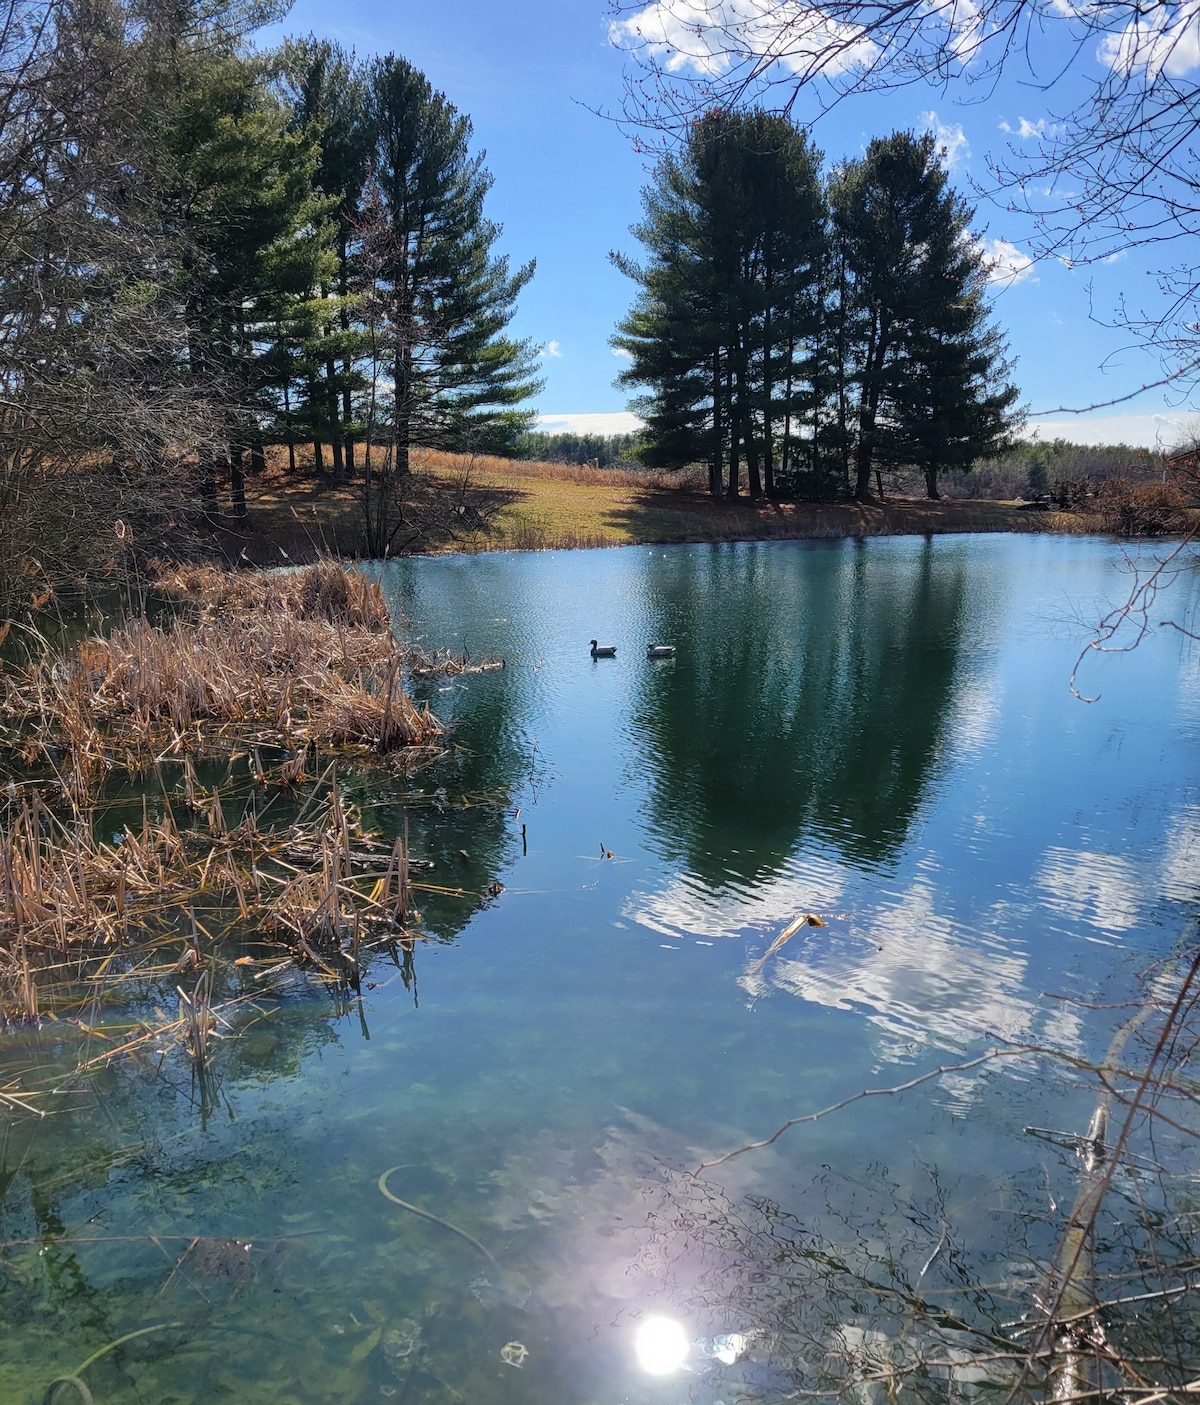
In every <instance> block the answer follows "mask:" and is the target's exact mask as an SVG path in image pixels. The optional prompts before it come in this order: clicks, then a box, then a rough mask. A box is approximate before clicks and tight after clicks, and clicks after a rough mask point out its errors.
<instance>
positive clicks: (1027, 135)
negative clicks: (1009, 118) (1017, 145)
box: [1000, 117, 1058, 141]
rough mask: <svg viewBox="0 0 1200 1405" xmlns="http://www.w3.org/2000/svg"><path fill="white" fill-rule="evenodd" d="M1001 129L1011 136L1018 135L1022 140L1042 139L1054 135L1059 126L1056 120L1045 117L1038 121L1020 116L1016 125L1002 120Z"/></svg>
mask: <svg viewBox="0 0 1200 1405" xmlns="http://www.w3.org/2000/svg"><path fill="white" fill-rule="evenodd" d="M1000 130H1001V131H1002V132H1007V133H1008V134H1009V136H1012V137H1017V138H1018V139H1019V140H1020V141H1030V140H1033V141H1042V140H1043V139H1044V138H1045V137H1052V136H1054V134H1055V133H1056V132H1057V131H1058V126H1057V124H1056V123H1054V122H1047V121H1046V119H1045V118H1044V117H1039V118H1038V119H1037V121H1036V122H1031V121H1030V120H1029V118H1028V117H1018V118H1017V125H1016V126H1015V127H1014V126H1012V125H1011V124H1010V123H1008V122H1001V123H1000Z"/></svg>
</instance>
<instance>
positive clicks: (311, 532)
mask: <svg viewBox="0 0 1200 1405" xmlns="http://www.w3.org/2000/svg"><path fill="white" fill-rule="evenodd" d="M414 463H415V474H414V480H415V482H416V485H417V488H418V495H420V494H422V493H436V492H437V491H438V489H439V486H440V485H448V484H450V483H459V482H461V480H462V478H463V475H464V474H465V475H468V477H469V482H470V485H471V488H472V491H474V492H476V493H478V494H479V496H480V499H481V501H483V502H484V503H485V504H486V510H487V514H488V515H490V520H489V522H488V525H487V526H486V527H483V528H474V529H472V530H464V531H461V532H458V533H456V536H455V539H453V540H450V541H445V540H443V541H439V542H435V543H430V544H429V545H428V546H427V547H426V548H425V549H426V550H430V551H440V552H445V551H451V552H475V551H511V550H523V551H530V550H534V551H536V550H547V549H553V548H566V547H597V546H628V545H633V544H636V543H655V542H663V543H665V542H710V541H755V540H762V539H770V538H805V537H844V536H892V535H902V534H907V533H926V532H938V533H941V532H1020V531H1047V530H1052V531H1060V532H1061V531H1067V532H1071V531H1076V532H1077V531H1086V530H1088V529H1089V524H1088V523H1087V522H1086V521H1085V519H1083V518H1081V517H1077V516H1075V515H1073V514H1066V513H1054V514H1052V515H1051V514H1042V513H1031V512H1023V511H1020V510H1019V509H1018V508H1017V507H1016V506H1015V505H1014V504H1012V503H1003V502H988V501H963V500H954V501H951V500H946V501H943V502H927V501H923V500H896V501H889V502H886V503H881V504H858V503H766V502H760V503H751V502H749V501H748V500H747V499H744V498H743V499H740V500H738V501H736V502H733V503H729V502H722V501H717V502H714V501H713V500H712V499H711V498H709V497H708V496H707V494H706V493H705V492H704V491H703V490H702V488H701V487H700V486H699V485H698V484H697V483H696V482H695V480H691V481H688V480H685V481H682V482H679V481H672V480H667V481H665V482H664V480H663V479H662V478H660V477H659V476H658V475H657V474H652V473H641V472H625V471H621V470H612V469H590V468H575V467H572V466H570V465H566V464H545V463H526V462H518V461H513V460H509V459H500V458H488V457H482V456H475V457H470V458H468V457H466V456H463V455H454V454H443V453H438V452H435V451H431V450H424V451H421V452H419V453H418V454H416V455H415V456H414ZM356 491H357V489H356V487H355V486H350V487H346V488H336V489H335V488H331V487H329V486H326V485H324V484H322V482H321V481H320V480H319V479H318V478H316V477H314V476H313V475H312V474H311V472H310V473H307V474H303V475H301V474H298V475H297V476H295V477H289V476H288V474H287V473H286V472H284V471H282V470H281V468H280V467H278V466H273V467H272V468H271V469H270V470H269V471H268V473H267V475H266V476H265V477H264V478H263V479H261V480H259V481H257V482H252V483H251V484H250V485H249V491H248V496H249V511H248V516H247V517H246V519H245V521H244V522H235V521H234V520H233V519H232V518H228V517H226V518H222V519H221V521H220V525H219V530H220V536H221V541H222V545H223V547H224V550H225V551H226V552H227V554H228V555H229V556H230V557H231V558H237V557H239V556H241V558H242V559H243V560H246V561H250V562H254V563H256V564H275V563H278V562H281V561H283V560H284V559H289V560H294V561H295V560H311V559H312V558H313V556H314V555H316V554H318V553H328V554H334V555H339V556H353V555H356V554H358V553H359V551H360V547H361V532H362V528H361V518H360V510H359V504H358V500H357V497H356Z"/></svg>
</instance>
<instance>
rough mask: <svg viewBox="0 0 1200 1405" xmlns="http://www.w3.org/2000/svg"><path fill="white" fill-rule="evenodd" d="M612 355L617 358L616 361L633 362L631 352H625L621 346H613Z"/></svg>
mask: <svg viewBox="0 0 1200 1405" xmlns="http://www.w3.org/2000/svg"><path fill="white" fill-rule="evenodd" d="M612 354H613V355H614V356H615V357H617V359H618V360H620V361H632V360H633V352H632V351H627V350H626V349H625V347H623V346H614V347H613V349H612Z"/></svg>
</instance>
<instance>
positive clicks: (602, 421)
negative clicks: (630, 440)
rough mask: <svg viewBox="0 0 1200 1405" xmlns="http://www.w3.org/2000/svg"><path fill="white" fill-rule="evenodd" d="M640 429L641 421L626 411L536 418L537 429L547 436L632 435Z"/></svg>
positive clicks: (540, 416)
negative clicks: (544, 432) (543, 431)
mask: <svg viewBox="0 0 1200 1405" xmlns="http://www.w3.org/2000/svg"><path fill="white" fill-rule="evenodd" d="M641 427H642V421H641V420H640V419H638V417H637V416H636V415H634V414H630V412H629V411H628V410H613V411H608V412H605V413H592V414H589V413H583V414H565V415H539V416H538V428H539V429H542V430H545V431H546V432H547V433H548V434H633V433H634V432H635V431H636V430H639V429H641Z"/></svg>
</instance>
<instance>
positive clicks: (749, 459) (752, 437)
mask: <svg viewBox="0 0 1200 1405" xmlns="http://www.w3.org/2000/svg"><path fill="white" fill-rule="evenodd" d="M746 360H747V358H746V348H745V347H742V348H741V350H740V351H739V352H738V369H737V393H738V421H739V423H740V424H741V427H742V438H743V441H744V443H745V446H746V477H747V480H748V484H747V486H748V489H749V493H750V496H751V498H761V497H762V479H761V478H760V477H759V472H758V434H757V432H756V431H757V429H758V426H757V424H756V423H755V418H754V405H753V397H752V396H751V394H750V388H749V386H748V385H747V384H746V381H747V367H746Z"/></svg>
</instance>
